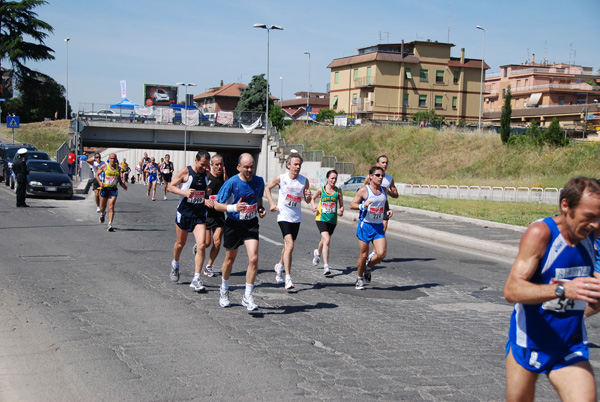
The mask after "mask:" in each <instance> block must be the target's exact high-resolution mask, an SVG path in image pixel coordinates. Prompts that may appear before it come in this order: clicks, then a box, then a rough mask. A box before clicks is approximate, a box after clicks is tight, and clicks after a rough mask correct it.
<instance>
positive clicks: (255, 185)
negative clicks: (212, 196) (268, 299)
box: [215, 153, 266, 311]
mask: <svg viewBox="0 0 600 402" xmlns="http://www.w3.org/2000/svg"><path fill="white" fill-rule="evenodd" d="M237 169H238V171H239V174H237V175H235V176H233V177H232V178H230V179H228V180H227V181H226V182H225V183H224V184H223V186H222V187H221V189H220V190H219V193H218V195H217V202H216V204H215V209H216V210H217V211H221V212H227V219H226V220H225V225H224V228H223V233H224V241H223V246H224V247H225V250H226V251H225V260H224V261H223V265H222V267H221V272H222V275H223V276H222V277H221V288H220V290H219V305H220V306H221V307H229V305H230V303H231V302H230V300H229V277H230V275H231V269H232V267H233V263H234V262H235V258H236V257H237V253H238V248H239V247H240V246H241V245H242V244H244V245H245V246H246V253H247V254H248V268H247V270H246V287H245V291H244V296H243V297H242V305H243V306H244V307H246V309H247V310H248V311H254V310H257V309H258V306H257V305H256V303H255V302H254V297H253V296H252V292H253V290H254V281H255V280H256V275H257V274H258V226H259V225H258V217H260V218H263V217H264V216H265V214H266V211H265V209H264V208H263V206H262V197H263V193H264V189H265V182H264V180H263V178H262V177H258V176H255V175H254V158H253V157H252V155H250V154H247V153H245V154H241V155H240V157H239V159H238V166H237ZM257 216H258V217H257Z"/></svg>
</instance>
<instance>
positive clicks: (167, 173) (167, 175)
mask: <svg viewBox="0 0 600 402" xmlns="http://www.w3.org/2000/svg"><path fill="white" fill-rule="evenodd" d="M173 170H174V168H173V162H171V155H169V154H166V155H165V160H164V161H163V163H161V165H160V171H161V173H162V178H163V180H164V182H165V185H164V187H163V190H164V192H165V194H164V198H163V199H164V200H166V199H167V187H169V183H170V182H171V180H172V179H173Z"/></svg>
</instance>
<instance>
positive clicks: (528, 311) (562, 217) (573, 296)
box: [504, 176, 600, 402]
mask: <svg viewBox="0 0 600 402" xmlns="http://www.w3.org/2000/svg"><path fill="white" fill-rule="evenodd" d="M559 207H560V214H559V215H556V216H554V217H548V218H544V219H540V220H538V221H536V222H534V223H533V224H531V226H529V228H528V229H527V230H526V231H525V233H524V234H523V237H522V239H521V243H520V245H519V253H518V255H517V258H516V260H515V262H514V264H513V266H512V269H511V271H510V273H509V275H508V279H507V281H506V284H505V286H504V297H505V298H506V300H507V301H508V302H509V303H515V306H514V310H513V313H512V316H511V319H510V329H509V333H508V342H507V344H506V400H507V401H509V402H511V401H533V400H534V397H535V383H536V381H537V378H538V376H539V374H545V375H546V376H547V378H548V380H549V381H550V383H551V384H552V386H553V387H554V389H556V391H557V392H558V395H559V397H560V399H561V400H563V401H596V393H597V391H596V381H595V379H594V373H593V370H592V366H591V365H590V362H589V348H588V340H587V333H586V327H585V322H584V315H585V316H589V315H592V314H595V313H596V312H598V309H599V308H600V304H599V303H598V301H599V300H600V280H598V279H597V278H595V277H594V265H595V260H594V241H595V239H597V238H598V235H599V234H600V224H599V223H598V221H599V220H600V184H599V183H598V182H597V181H596V180H594V179H590V178H587V177H582V176H579V177H575V178H572V179H571V180H569V181H568V182H567V184H565V186H564V187H563V189H562V191H561V192H560V201H559Z"/></svg>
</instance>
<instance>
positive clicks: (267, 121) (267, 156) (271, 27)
mask: <svg viewBox="0 0 600 402" xmlns="http://www.w3.org/2000/svg"><path fill="white" fill-rule="evenodd" d="M254 28H261V29H266V30H267V107H266V112H265V113H266V114H265V127H266V128H265V133H266V141H267V147H266V153H267V154H266V155H265V181H266V182H267V183H268V182H269V155H268V153H269V146H268V144H269V31H271V30H272V29H276V30H278V31H283V27H281V26H279V25H271V26H270V27H267V25H266V24H254Z"/></svg>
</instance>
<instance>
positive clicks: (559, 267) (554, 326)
mask: <svg viewBox="0 0 600 402" xmlns="http://www.w3.org/2000/svg"><path fill="white" fill-rule="evenodd" d="M542 222H544V223H545V224H546V225H547V226H548V228H549V229H550V234H551V236H550V241H549V242H548V246H547V247H546V252H545V253H544V257H543V258H542V260H541V261H540V263H539V265H538V268H537V270H536V272H535V274H534V275H533V276H532V278H531V280H530V281H531V282H532V283H535V284H550V283H558V282H568V281H570V280H572V279H575V278H578V277H589V276H592V275H593V272H594V263H595V260H594V233H591V234H590V236H589V237H587V238H586V239H584V240H581V241H580V242H579V243H577V245H576V246H574V247H571V246H569V245H568V244H567V242H566V241H565V239H564V238H563V236H562V234H561V233H560V231H559V229H558V227H557V225H556V222H555V221H554V219H553V218H551V217H549V218H545V219H543V220H542ZM586 306H587V303H586V302H585V301H583V300H569V299H565V300H560V299H558V298H556V299H553V300H549V301H547V302H544V303H541V304H522V303H515V309H514V311H513V314H512V316H511V319H510V330H509V333H508V336H509V339H510V341H511V342H513V343H516V344H517V345H519V346H521V347H524V348H532V349H543V350H547V351H556V352H559V351H561V350H564V349H565V348H568V347H570V346H573V345H576V344H579V343H585V344H587V333H586V330H585V323H584V320H583V313H584V311H585V308H586Z"/></svg>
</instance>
